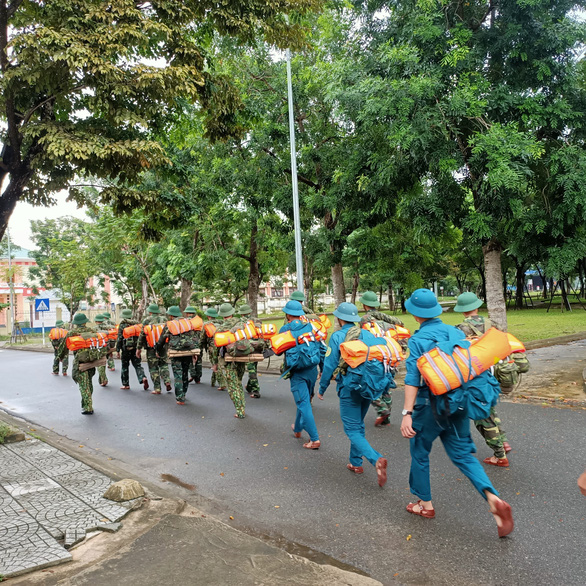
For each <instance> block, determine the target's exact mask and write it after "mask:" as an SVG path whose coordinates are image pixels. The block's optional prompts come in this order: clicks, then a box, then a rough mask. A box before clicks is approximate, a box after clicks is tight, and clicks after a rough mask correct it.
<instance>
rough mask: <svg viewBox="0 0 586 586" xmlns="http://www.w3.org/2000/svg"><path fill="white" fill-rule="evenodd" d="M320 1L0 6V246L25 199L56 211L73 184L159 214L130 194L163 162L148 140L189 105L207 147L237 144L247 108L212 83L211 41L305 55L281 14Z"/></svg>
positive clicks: (80, 1)
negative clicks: (215, 142)
mask: <svg viewBox="0 0 586 586" xmlns="http://www.w3.org/2000/svg"><path fill="white" fill-rule="evenodd" d="M319 1H320V0H270V1H260V0H244V1H241V0H226V1H225V2H222V4H221V9H220V8H219V7H218V5H217V3H216V2H213V1H212V0H205V1H200V0H162V1H160V2H129V1H128V0H113V1H110V2H105V1H100V2H96V1H95V0H75V1H72V0H52V1H51V2H40V1H32V0H31V1H25V0H12V1H10V2H8V1H7V0H0V70H1V72H2V78H1V80H0V120H1V121H2V130H1V132H0V136H1V137H2V153H1V160H0V186H2V185H3V184H4V182H5V180H7V185H6V188H5V189H4V191H3V193H2V195H1V196H0V237H1V236H2V235H3V234H4V232H5V230H6V226H7V224H8V220H9V218H10V215H11V214H12V211H13V210H14V207H15V205H16V203H17V202H18V201H19V200H24V201H28V202H30V203H32V204H34V205H50V204H52V203H54V200H53V199H52V197H51V194H52V193H54V192H56V191H58V190H60V189H66V188H69V193H70V197H71V198H73V199H75V200H76V201H78V202H84V201H85V197H84V194H85V192H84V191H83V190H80V189H78V188H77V187H76V186H75V185H73V186H71V185H70V182H71V181H72V180H73V179H74V178H76V177H97V178H101V179H103V180H107V181H108V182H109V183H108V188H107V189H104V190H103V191H102V192H101V198H102V201H103V202H111V203H113V204H114V207H115V208H116V209H117V210H130V209H132V208H133V207H135V206H136V205H137V204H139V203H140V204H141V205H149V204H150V205H151V206H154V205H156V203H157V202H156V194H153V193H150V194H148V193H142V194H141V197H142V200H141V201H140V202H139V201H137V199H136V195H137V194H136V192H134V191H133V190H132V189H131V188H130V187H131V184H132V182H133V181H134V179H135V178H136V176H137V174H138V173H140V171H141V170H142V169H145V168H149V167H153V166H156V165H160V164H165V163H167V162H168V160H167V159H166V157H165V153H164V151H163V149H162V148H161V146H160V145H159V144H158V142H157V141H156V140H155V139H153V135H152V132H155V133H156V132H161V131H163V130H164V129H165V127H166V124H167V123H168V121H169V118H170V117H172V116H173V115H174V113H175V112H177V111H181V110H182V109H183V107H184V106H185V104H186V103H195V104H197V105H198V106H199V107H200V110H201V115H202V118H203V120H204V123H205V126H206V133H207V135H208V136H209V137H210V138H212V139H217V138H224V137H227V136H241V135H242V133H243V131H244V128H243V127H242V126H241V125H240V124H239V122H238V119H237V116H236V112H237V111H238V110H239V108H240V105H241V104H240V98H239V97H238V95H237V93H236V92H235V90H234V88H233V87H232V85H231V84H230V82H229V80H228V79H227V78H226V77H225V76H223V75H216V74H215V73H214V62H213V55H212V54H211V53H210V52H209V50H208V49H209V46H210V39H211V38H213V35H214V32H217V33H219V34H221V35H231V36H234V37H237V38H238V39H239V40H240V42H244V43H245V42H250V41H251V40H253V39H254V38H255V37H264V38H266V39H267V40H268V41H269V42H271V43H273V42H274V43H277V44H281V43H282V46H288V45H291V46H300V45H302V43H303V30H302V27H301V26H300V25H299V24H297V23H296V22H295V21H296V20H297V19H295V18H293V19H292V24H290V25H289V24H288V23H287V21H286V18H285V16H284V13H287V12H291V13H292V14H293V15H295V14H296V13H304V12H307V11H308V10H313V9H315V8H317V6H318V5H319Z"/></svg>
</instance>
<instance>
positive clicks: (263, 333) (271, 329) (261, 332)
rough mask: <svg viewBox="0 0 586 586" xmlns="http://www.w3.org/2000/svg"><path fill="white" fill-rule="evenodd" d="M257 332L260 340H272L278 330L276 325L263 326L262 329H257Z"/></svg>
mask: <svg viewBox="0 0 586 586" xmlns="http://www.w3.org/2000/svg"><path fill="white" fill-rule="evenodd" d="M256 331H257V334H258V336H259V337H260V338H264V339H265V340H270V339H271V338H272V337H273V336H274V335H275V334H276V333H277V328H276V327H275V324H262V325H261V326H260V328H256Z"/></svg>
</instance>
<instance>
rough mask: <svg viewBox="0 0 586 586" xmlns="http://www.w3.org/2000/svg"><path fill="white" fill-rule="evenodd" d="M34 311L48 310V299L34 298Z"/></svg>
mask: <svg viewBox="0 0 586 586" xmlns="http://www.w3.org/2000/svg"><path fill="white" fill-rule="evenodd" d="M35 311H49V299H46V298H45V299H35Z"/></svg>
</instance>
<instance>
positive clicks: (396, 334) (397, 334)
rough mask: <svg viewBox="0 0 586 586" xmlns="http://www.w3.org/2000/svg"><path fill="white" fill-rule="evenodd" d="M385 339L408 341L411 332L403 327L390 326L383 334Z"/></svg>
mask: <svg viewBox="0 0 586 586" xmlns="http://www.w3.org/2000/svg"><path fill="white" fill-rule="evenodd" d="M384 337H385V338H393V339H395V340H408V339H409V338H410V337H411V332H410V331H409V330H408V329H407V328H404V327H403V326H391V327H390V328H389V329H388V330H387V331H386V332H385V333H384Z"/></svg>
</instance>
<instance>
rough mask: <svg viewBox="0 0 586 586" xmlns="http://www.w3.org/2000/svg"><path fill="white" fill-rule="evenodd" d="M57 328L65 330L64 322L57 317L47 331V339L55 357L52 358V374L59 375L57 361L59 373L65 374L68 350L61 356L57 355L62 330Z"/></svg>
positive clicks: (67, 364) (67, 365)
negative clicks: (52, 326)
mask: <svg viewBox="0 0 586 586" xmlns="http://www.w3.org/2000/svg"><path fill="white" fill-rule="evenodd" d="M59 330H62V331H65V323H64V322H63V320H61V319H58V320H57V321H56V322H55V327H54V328H53V329H52V330H51V331H50V332H49V339H50V340H51V345H52V346H53V353H54V354H55V357H54V358H53V374H54V375H57V376H59V363H60V362H61V374H63V376H67V368H68V367H69V352H67V354H65V355H64V356H63V358H61V357H60V356H59V347H60V346H61V339H62V337H61V335H60V334H61V333H62V332H60V331H59ZM63 337H64V336H63Z"/></svg>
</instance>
